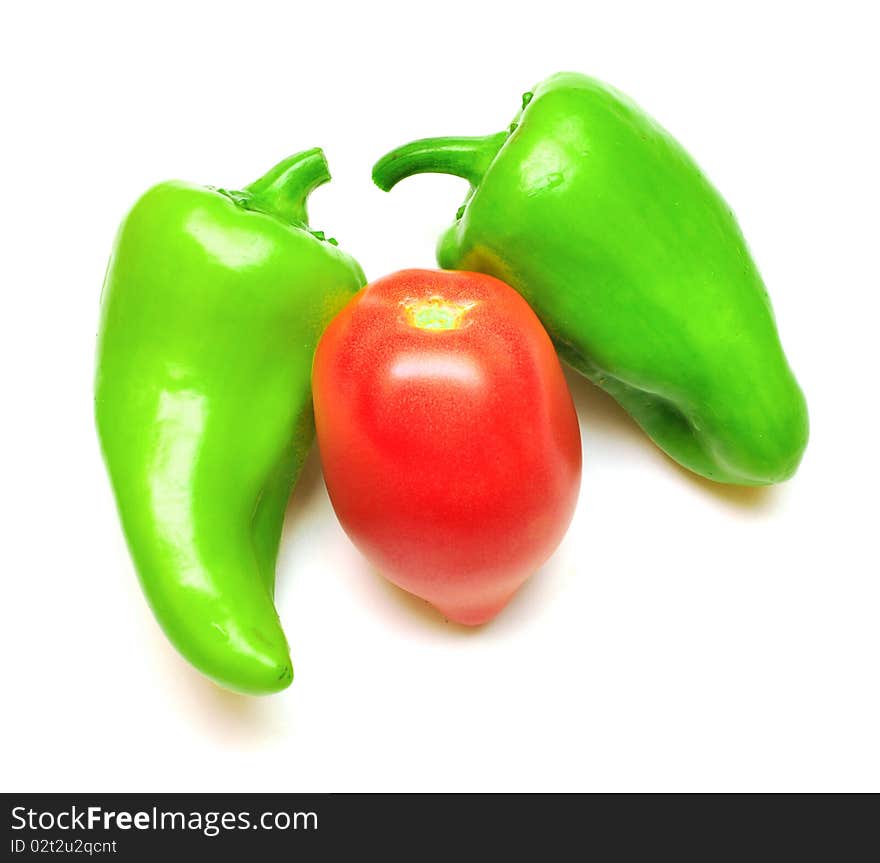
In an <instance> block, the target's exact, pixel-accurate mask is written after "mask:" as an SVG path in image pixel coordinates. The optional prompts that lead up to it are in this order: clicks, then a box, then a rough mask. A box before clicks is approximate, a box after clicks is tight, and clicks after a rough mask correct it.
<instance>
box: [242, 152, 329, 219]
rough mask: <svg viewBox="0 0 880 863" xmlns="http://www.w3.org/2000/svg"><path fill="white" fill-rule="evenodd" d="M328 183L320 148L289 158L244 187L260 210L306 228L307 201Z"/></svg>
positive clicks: (326, 169)
mask: <svg viewBox="0 0 880 863" xmlns="http://www.w3.org/2000/svg"><path fill="white" fill-rule="evenodd" d="M329 179H330V169H329V167H328V165H327V159H326V158H325V156H324V151H323V150H322V149H321V148H320V147H315V148H314V149H312V150H304V151H303V152H302V153H295V154H294V155H293V156H288V157H287V158H286V159H284V161H282V162H279V163H278V164H277V165H276V166H275V167H274V168H272V169H271V170H270V171H269V172H268V173H266V174H264V175H263V176H262V177H260V179H259V180H255V181H254V182H253V183H251V184H250V185H249V186H245V187H244V191H245V192H247V193H248V195H249V196H250V197H251V199H252V200H253V201H254V203H256V204H257V205H258V206H259V207H261V208H262V209H265V210H266V211H268V212H271V213H273V214H274V215H276V216H278V217H279V218H280V219H283V220H284V221H286V222H297V223H301V224H303V225H307V224H308V221H309V217H308V213H307V212H306V201H307V200H308V197H309V195H310V194H311V193H312V192H314V190H315V189H317V188H318V186H320V185H322V184H323V183H326V182H327V181H328V180H329Z"/></svg>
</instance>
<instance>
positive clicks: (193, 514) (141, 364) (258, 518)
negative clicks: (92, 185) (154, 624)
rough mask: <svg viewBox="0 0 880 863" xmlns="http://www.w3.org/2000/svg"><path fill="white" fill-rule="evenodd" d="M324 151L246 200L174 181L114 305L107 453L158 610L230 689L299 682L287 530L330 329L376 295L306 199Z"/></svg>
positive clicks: (154, 204) (141, 234) (103, 429)
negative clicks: (284, 582) (285, 598)
mask: <svg viewBox="0 0 880 863" xmlns="http://www.w3.org/2000/svg"><path fill="white" fill-rule="evenodd" d="M329 179H330V175H329V173H328V170H327V163H326V160H325V159H324V154H323V153H322V152H321V150H318V149H315V150H309V151H306V152H303V153H299V154H297V155H295V156H291V157H290V158H288V159H286V160H285V161H283V162H281V163H280V164H279V165H277V166H276V167H275V168H273V169H272V170H271V171H270V172H269V173H268V174H266V176H264V177H263V178H261V179H260V180H257V181H256V182H255V183H253V184H251V185H250V186H247V187H245V188H244V189H243V190H241V191H225V190H223V189H216V188H212V187H203V186H196V185H192V184H190V183H184V182H178V181H172V182H166V183H161V184H159V185H157V186H155V187H154V188H152V189H150V190H149V191H148V192H146V194H145V195H144V196H143V197H142V198H141V199H140V200H139V201H138V202H137V203H136V204H135V205H134V207H133V209H132V210H131V212H130V213H129V214H128V215H127V216H126V218H125V220H124V221H123V223H122V226H121V228H120V230H119V233H118V235H117V238H116V243H115V246H114V248H113V252H112V256H111V258H110V263H109V266H108V270H107V275H106V278H105V282H104V289H103V293H102V308H101V322H100V332H99V336H98V351H97V373H96V381H95V416H96V422H97V428H98V435H99V438H100V441H101V446H102V450H103V454H104V458H105V461H106V464H107V468H108V471H109V474H110V480H111V483H112V486H113V490H114V493H115V496H116V502H117V506H118V510H119V515H120V518H121V521H122V527H123V531H124V533H125V536H126V538H127V541H128V546H129V549H130V551H131V555H132V558H133V560H134V564H135V568H136V569H137V571H138V575H139V577H140V581H141V584H142V586H143V589H144V592H145V594H146V597H147V600H148V601H149V603H150V605H151V606H152V609H153V612H154V613H155V615H156V617H157V619H158V621H159V623H160V624H161V626H162V627H163V629H164V630H165V632H166V634H167V635H168V637H169V639H170V640H171V642H172V643H173V644H174V645H175V647H176V648H177V649H178V650H179V651H180V653H181V654H183V656H184V657H186V658H187V659H188V660H189V661H190V662H191V663H192V664H193V665H194V666H195V667H196V668H198V669H199V670H201V671H202V672H204V673H205V674H206V675H208V676H209V677H211V678H212V679H213V680H214V681H216V682H217V683H219V684H220V685H222V686H225V687H227V688H229V689H233V690H236V691H239V692H245V693H251V694H263V693H270V692H275V691H278V690H280V689H283V688H284V687H286V686H288V685H289V683H290V681H291V680H292V677H293V671H292V666H291V662H290V654H289V650H288V646H287V641H286V639H285V636H284V632H283V631H282V628H281V624H280V622H279V619H278V614H277V612H276V610H275V605H274V602H273V594H274V580H275V575H274V573H275V561H276V557H277V554H278V546H279V542H280V538H281V528H282V522H283V519H284V512H285V508H286V505H287V501H288V497H289V495H290V492H291V489H292V488H293V485H294V483H295V482H296V479H297V476H298V474H299V471H300V468H301V466H302V463H303V460H304V458H305V456H306V453H307V452H308V450H309V447H310V446H311V443H312V440H313V437H314V421H313V415H312V400H311V387H310V373H311V365H312V358H313V354H314V350H315V347H316V345H317V342H318V339H319V337H320V335H321V333H322V332H323V329H324V327H325V326H326V324H327V323H328V322H329V321H330V319H331V318H332V317H333V316H334V314H335V313H336V312H337V311H338V310H339V309H341V308H342V306H343V305H345V303H346V302H347V301H348V299H349V298H350V297H351V296H352V295H353V294H355V293H356V292H357V291H358V290H359V289H360V287H361V286H362V285H363V284H364V282H365V279H364V275H363V272H362V271H361V268H360V267H359V266H358V264H357V263H356V262H355V261H354V260H353V259H352V258H350V257H349V256H348V255H346V254H345V253H343V252H342V251H341V250H340V249H339V248H338V247H337V246H336V241H335V240H333V239H328V240H325V239H324V236H323V234H321V233H320V232H313V231H310V230H309V228H308V223H307V217H306V198H307V196H308V195H309V193H310V192H311V191H312V190H313V189H315V188H316V187H317V186H319V185H320V184H322V183H324V182H326V181H327V180H329Z"/></svg>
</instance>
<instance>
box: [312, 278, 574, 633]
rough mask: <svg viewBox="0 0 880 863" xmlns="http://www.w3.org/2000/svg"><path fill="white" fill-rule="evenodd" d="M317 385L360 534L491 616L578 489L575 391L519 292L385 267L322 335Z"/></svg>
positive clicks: (334, 485) (380, 565)
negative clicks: (381, 275) (381, 276)
mask: <svg viewBox="0 0 880 863" xmlns="http://www.w3.org/2000/svg"><path fill="white" fill-rule="evenodd" d="M313 388H314V399H315V419H316V422H317V427H318V444H319V446H320V450H321V460H322V462H323V466H324V477H325V479H326V483H327V490H328V491H329V493H330V500H331V501H332V503H333V507H334V509H335V510H336V514H337V516H338V517H339V521H340V522H341V524H342V526H343V528H344V529H345V531H346V533H347V534H348V535H349V537H351V539H352V540H353V542H354V543H355V545H356V546H357V547H358V548H359V549H360V550H361V551H362V552H363V554H364V555H365V556H366V557H367V559H368V560H370V562H371V563H372V564H373V565H374V566H375V567H376V568H377V569H378V570H379V571H380V572H381V573H382V574H383V575H385V576H386V577H387V578H388V579H390V580H391V581H392V582H394V583H395V584H397V585H398V586H400V587H402V588H403V589H404V590H408V591H410V592H411V593H414V594H416V595H417V596H421V597H422V598H424V599H426V600H428V601H429V602H430V603H432V604H433V605H434V606H436V607H437V608H438V609H439V610H440V611H441V612H442V613H443V614H444V615H445V616H446V617H448V618H450V619H451V620H454V621H457V622H458V623H465V624H479V623H484V622H485V621H487V620H490V619H491V618H492V617H494V616H495V615H496V614H497V613H498V612H499V611H500V610H501V609H502V608H503V607H504V606H505V604H506V603H507V602H508V600H509V599H510V598H511V597H512V596H513V594H514V593H515V592H516V590H517V589H518V588H519V587H520V585H521V584H522V583H523V582H524V581H525V580H526V579H527V578H528V577H529V576H530V575H531V574H532V573H533V572H534V571H535V570H536V569H538V567H540V566H541V564H543V563H544V561H546V560H547V558H548V557H549V556H550V555H551V554H552V553H553V550H554V549H555V548H556V546H557V545H558V544H559V542H560V540H561V539H562V536H563V534H564V533H565V530H566V528H567V527H568V524H569V521H570V520H571V516H572V512H573V510H574V505H575V501H576V498H577V493H578V488H579V486H580V475H581V439H580V431H579V428H578V421H577V415H576V414H575V411H574V405H573V404H572V400H571V394H570V393H569V391H568V387H567V386H566V383H565V378H564V377H563V374H562V369H561V368H560V365H559V360H558V359H557V357H556V353H555V351H554V349H553V345H552V344H551V342H550V339H549V337H548V336H547V333H546V332H545V331H544V329H543V327H542V326H541V324H540V322H539V321H538V319H537V317H535V314H534V312H532V310H531V309H530V308H529V306H528V305H527V303H526V302H525V300H523V299H522V297H520V295H519V294H517V293H516V291H514V290H513V289H512V288H510V287H508V286H507V285H505V284H504V283H503V282H500V281H498V280H497V279H494V278H492V277H491V276H485V275H481V274H478V273H464V272H444V271H430V270H404V271H403V272H399V273H395V274H394V275H391V276H386V277H385V278H384V279H380V280H379V281H377V282H374V283H373V284H372V285H369V286H368V287H366V288H364V289H363V290H362V291H361V292H360V293H359V294H357V295H356V296H355V297H354V298H353V299H352V300H351V302H350V303H349V304H348V306H346V307H345V308H344V309H343V310H342V312H341V313H340V314H339V315H338V316H337V317H336V318H335V320H334V321H333V322H332V323H331V324H330V327H329V328H328V329H327V331H326V332H325V333H324V336H323V338H322V339H321V342H320V344H319V345H318V350H317V354H316V355H315V364H314V371H313Z"/></svg>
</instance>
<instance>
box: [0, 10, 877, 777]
mask: <svg viewBox="0 0 880 863" xmlns="http://www.w3.org/2000/svg"><path fill="white" fill-rule="evenodd" d="M817 5H818V4H817ZM823 5H824V4H823ZM870 5H871V4H868V3H865V4H864V5H863V6H857V5H856V4H851V3H845V2H836V3H834V4H827V7H826V10H825V11H817V9H816V6H813V5H811V4H803V3H798V4H791V5H790V6H783V5H781V4H779V5H775V4H771V3H767V2H766V0H765V2H762V3H758V4H748V3H742V2H737V3H733V4H729V5H726V6H721V5H718V4H704V3H694V4H688V5H682V4H677V3H670V2H664V3H650V4H648V3H646V4H643V5H642V4H639V5H635V4H632V3H623V2H620V3H615V4H601V5H600V4H596V5H593V4H587V3H560V2H553V0H544V2H542V3H540V4H516V3H513V2H505V3H477V2H473V0H471V2H467V3H459V2H455V0H442V2H440V3H436V4H421V3H416V2H412V0H410V2H406V3H398V4H382V3H361V4H357V5H354V4H353V5H352V7H351V8H347V7H346V4H344V3H341V2H339V0H336V2H333V3H327V4H323V3H292V2H288V3H279V4H277V5H270V4H263V3H259V2H253V0H251V2H246V3H231V4H220V3H207V4H204V5H195V4H187V3H183V2H177V3H173V4H168V5H165V4H162V3H158V2H152V3H149V4H146V3H145V4H143V5H142V6H141V8H140V11H137V10H136V8H135V6H134V4H124V3H113V4H109V3H108V4H106V5H101V6H99V5H96V4H91V3H87V2H83V3H59V4H56V5H51V4H45V3H33V4H5V6H4V10H5V11H4V12H3V13H0V14H2V18H3V20H2V22H0V32H2V34H3V35H2V40H3V46H2V51H0V66H2V69H0V71H2V76H0V80H2V82H3V85H2V86H3V102H2V126H3V133H2V139H0V147H2V199H3V200H2V207H0V220H2V249H3V256H2V280H0V283H2V292H3V293H2V296H3V305H2V310H3V314H2V339H0V351H2V366H0V367H2V370H3V372H2V373H3V406H4V407H3V411H2V413H3V424H2V432H0V433H2V447H0V453H2V460H3V471H2V477H3V481H2V487H3V502H4V513H3V524H4V528H3V542H2V545H0V570H2V572H0V586H2V587H0V589H2V614H3V625H2V627H0V633H2V654H3V657H4V684H5V685H4V695H3V701H4V706H3V709H2V712H0V723H2V726H3V729H2V737H0V739H2V741H3V747H4V752H3V758H2V764H3V767H2V771H0V775H2V785H3V786H4V790H22V791H23V790H97V789H103V790H215V791H223V790H246V791H255V790H292V791H303V790H313V791H326V790H389V789H397V790H414V789H420V790H452V789H460V790H492V789H499V790H500V789H504V790H539V789H554V790H566V789H572V790H574V789H582V790H589V789H592V790H614V789H616V790H623V789H626V790H643V789H663V790H709V789H715V790H721V789H730V790H745V789H751V790H783V789H795V790H807V789H810V790H816V789H827V790H843V789H849V790H857V789H873V790H878V788H880V782H878V773H880V733H878V728H880V695H878V678H880V675H878V658H880V587H878V575H880V566H878V553H877V545H876V538H877V527H878V523H877V522H878V519H877V517H878V504H877V493H878V479H880V477H878V469H877V453H878V448H877V441H876V435H877V429H878V396H877V392H876V390H877V381H878V373H880V367H878V362H877V342H878V311H880V304H878V289H880V280H878V266H877V261H878V248H880V247H878V236H880V231H878V228H880V218H878V212H880V211H878V194H880V188H878V169H877V164H878V159H880V156H878V135H877V131H878V126H877V115H878V108H877V104H878V103H877V84H878V67H877V59H876V58H877V52H876V28H875V26H872V24H871V22H870V21H869V20H868V16H867V14H866V12H867V10H868V9H869V7H870ZM609 7H613V8H609ZM10 10H14V11H10ZM862 10H864V11H862ZM559 69H574V70H579V71H584V72H587V73H590V74H593V75H596V76H597V77H600V78H603V79H605V80H607V81H609V82H610V83H613V84H615V85H616V86H617V87H619V88H621V89H622V90H624V91H625V92H627V93H629V94H630V95H631V96H633V97H634V98H635V99H636V100H637V101H638V102H640V103H641V104H642V105H643V106H645V107H646V108H647V109H648V110H649V111H650V112H651V113H652V114H653V115H654V116H655V117H657V118H658V119H659V120H660V121H661V122H662V123H663V124H664V125H665V126H666V127H667V128H668V129H670V130H671V131H672V132H673V133H674V134H675V135H676V136H677V137H679V139H680V140H681V141H682V142H683V143H684V144H685V146H686V147H687V148H688V149H689V150H690V151H691V152H692V153H693V154H695V156H696V158H697V159H698V161H699V162H700V163H701V164H702V165H703V167H704V168H705V169H706V171H707V173H708V174H709V175H710V177H711V178H712V179H713V180H714V181H715V183H716V184H717V185H718V186H719V187H720V188H721V189H722V191H723V192H724V194H725V195H726V196H727V198H728V200H729V201H730V203H731V205H732V206H733V208H734V209H735V211H736V212H737V214H738V216H739V218H740V221H741V223H742V226H743V229H744V231H745V233H746V235H747V237H748V238H749V242H750V244H751V247H752V250H753V252H754V255H755V257H756V259H757V261H758V263H759V265H760V267H761V269H762V272H763V274H764V276H765V279H766V281H767V284H768V287H769V289H770V293H771V296H772V298H773V301H774V305H775V308H776V313H777V317H778V322H779V326H780V329H781V332H782V336H783V341H784V343H785V346H786V349H787V352H788V355H789V358H790V360H791V362H792V365H793V367H794V368H795V370H796V372H797V374H798V377H799V379H800V381H801V383H802V385H803V387H804V390H805V391H806V393H807V396H808V400H809V404H810V409H811V418H812V440H811V443H810V447H809V449H808V451H807V455H806V458H805V460H804V462H803V465H802V467H801V470H800V472H799V473H798V475H797V477H796V478H795V479H793V480H792V481H791V482H789V483H787V484H786V485H785V486H783V487H779V488H774V489H770V490H767V491H763V492H762V491H745V490H737V489H732V488H721V487H717V486H714V485H712V484H710V483H708V482H704V481H702V480H699V479H695V478H694V477H692V476H689V475H687V474H686V473H685V472H683V471H682V470H680V469H679V468H677V467H676V466H675V465H674V464H673V463H672V462H670V461H669V460H668V459H667V458H665V457H664V456H663V455H662V454H661V453H660V452H659V451H658V450H656V449H655V448H654V447H653V445H652V444H651V443H650V442H649V441H648V440H647V439H646V438H645V437H644V435H642V434H641V433H640V432H639V431H638V429H637V428H636V427H635V425H634V424H633V423H632V421H630V420H629V419H628V417H627V416H626V415H625V414H623V413H622V411H621V410H620V409H618V408H617V407H616V406H615V405H614V403H613V402H611V400H610V399H609V398H607V397H606V396H604V395H603V394H601V393H599V392H597V391H595V390H593V389H592V388H591V387H590V386H589V385H587V384H586V383H584V382H582V381H580V380H577V379H575V378H574V377H572V378H571V385H572V390H573V392H574V396H575V399H576V402H577V406H578V411H579V415H580V420H581V425H582V432H583V447H584V458H585V463H584V476H583V488H582V493H581V500H580V504H579V508H578V511H577V514H576V516H575V519H574V522H573V524H572V526H571V530H570V533H569V535H568V537H567V539H566V540H565V542H564V544H563V545H562V546H561V548H560V549H559V551H558V553H557V554H556V556H555V558H554V559H553V560H552V561H551V563H550V564H549V565H548V566H546V567H545V569H544V570H543V571H541V572H540V573H539V574H537V575H536V576H535V577H534V578H533V579H532V580H531V581H530V582H529V583H528V584H527V585H526V587H525V588H524V589H523V590H522V591H521V592H520V593H519V595H518V596H517V597H516V599H515V600H514V601H513V603H512V604H511V605H510V606H509V607H508V609H507V610H506V611H505V612H504V613H503V614H502V615H501V616H500V617H499V618H498V619H497V620H496V621H495V622H494V623H492V624H491V625H489V626H487V627H485V628H484V629H483V630H482V631H466V630H464V629H461V628H459V627H456V626H455V625H452V624H447V623H444V622H443V620H442V619H441V618H440V617H439V616H438V615H437V614H435V613H434V612H433V611H431V610H430V609H429V608H428V607H427V606H425V604H424V603H421V602H419V601H416V600H413V599H411V598H408V597H407V596H405V595H403V594H402V593H401V592H400V591H398V590H397V589H396V588H393V587H391V586H389V585H388V584H386V583H385V582H384V581H383V580H382V579H381V578H380V577H379V576H377V575H376V574H375V573H374V572H372V571H371V570H370V568H369V567H368V566H367V565H366V564H365V563H364V561H363V560H362V559H361V558H360V557H359V555H358V553H357V552H356V551H355V550H354V548H352V546H351V545H350V544H349V543H348V541H347V540H346V538H345V536H344V535H343V533H342V532H341V530H340V528H339V527H338V525H337V523H336V520H335V518H334V516H333V512H332V510H331V508H330V506H329V503H328V500H327V496H326V493H325V490H324V487H323V483H322V480H321V474H320V466H319V464H318V461H317V459H316V458H315V457H314V456H313V457H312V458H311V459H310V461H309V464H308V466H307V469H306V472H305V475H304V477H303V479H302V482H301V484H300V486H299V487H298V488H297V490H296V492H295V494H294V498H293V500H292V503H291V507H290V510H289V513H288V525H287V530H286V534H285V538H284V544H283V550H282V555H281V561H280V566H279V571H278V606H279V610H280V614H281V617H282V620H283V622H284V625H285V629H286V631H287V633H288V637H289V640H290V643H291V648H292V653H293V659H294V666H295V669H296V680H295V681H294V683H293V685H292V687H291V688H290V689H289V690H287V691H286V692H284V693H283V694H281V695H278V696H275V697H271V698H267V699H247V698H243V697H238V696H235V695H230V694H227V693H224V692H221V691H219V690H218V689H217V688H215V687H214V686H213V685H212V684H210V683H208V682H206V681H205V680H204V679H202V678H201V677H200V676H199V675H198V674H197V673H195V672H194V671H192V670H191V669H190V668H189V667H188V666H187V665H186V664H185V663H184V662H183V661H182V660H180V659H179V658H178V656H177V655H176V654H175V653H174V651H173V650H172V649H171V648H170V647H169V646H168V644H167V643H166V641H165V640H164V637H163V635H162V633H161V632H160V630H159V629H158V627H157V626H156V624H155V623H154V622H153V620H152V618H151V616H150V614H149V611H148V609H147V606H146V604H145V603H144V601H143V599H142V597H141V594H140V591H139V587H138V585H137V582H136V579H135V575H134V572H133V570H132V567H131V564H130V562H129V559H128V556H127V552H126V549H125V546H124V543H123V539H122V535H121V532H120V530H119V526H118V522H117V519H116V514H115V511H114V505H113V501H112V499H111V495H110V489H109V485H108V482H107V480H106V476H105V473H104V469H103V466H102V463H101V459H100V454H99V450H98V446H97V441H96V436H95V433H94V430H93V422H92V394H91V384H92V366H93V351H94V337H95V329H96V323H97V314H98V296H99V292H100V287H101V280H102V277H103V273H104V266H105V263H106V259H107V255H108V252H109V249H110V244H111V242H112V239H113V235H114V231H115V229H116V225H117V224H118V222H119V220H120V218H121V217H122V216H123V214H124V212H125V210H126V209H127V207H128V206H130V205H131V203H132V202H133V201H134V200H135V199H136V198H137V196H138V195H139V194H140V193H141V192H142V191H143V190H144V189H145V188H146V187H148V186H149V185H151V184H153V183H154V182H157V181H159V180H162V179H166V178H170V177H179V178H185V179H188V180H192V181H195V182H202V183H208V184H218V185H222V186H226V187H235V186H237V185H242V184H244V183H247V182H249V181H250V180H252V179H254V178H255V177H256V176H258V175H259V174H261V173H262V172H263V171H264V170H266V169H267V168H268V167H270V166H271V165H272V164H273V163H274V162H276V161H277V160H279V159H280V158H281V157H283V156H285V155H287V154H288V153H290V152H293V151H296V150H299V149H303V148H307V147H311V146H315V145H321V146H323V147H324V148H325V150H326V153H327V157H328V159H329V161H330V166H331V169H332V172H333V175H334V182H333V183H331V184H330V185H329V186H326V187H324V188H322V189H320V190H319V191H318V192H317V193H316V194H315V195H314V196H313V198H312V202H311V213H312V224H313V226H314V227H316V228H324V229H326V230H328V231H330V232H332V234H333V235H334V236H336V237H338V238H339V240H340V242H341V244H342V245H343V246H344V248H346V249H347V250H348V251H350V252H351V253H352V254H354V255H355V256H356V257H357V258H358V259H359V260H360V261H361V263H362V265H363V266H364V269H365V270H366V272H367V275H368V277H370V278H376V277H378V276H380V275H383V274H385V273H388V272H391V271H393V270H396V269H401V268H403V267H410V266H432V265H433V248H434V240H435V238H436V236H437V234H438V233H439V231H440V230H441V229H442V228H444V227H445V226H446V225H447V224H448V223H449V222H450V220H451V219H452V218H453V215H454V213H455V210H456V208H457V207H458V205H459V203H460V201H461V199H462V197H463V195H464V192H465V184H464V182H463V181H460V180H457V179H455V178H448V177H440V176H433V177H418V178H415V179H412V180H409V181H407V182H405V183H403V184H401V186H400V187H399V188H398V189H396V190H395V191H394V192H393V193H392V194H390V195H384V194H383V193H381V192H380V191H378V190H377V189H376V188H374V187H373V186H372V184H371V181H370V168H371V165H372V163H373V161H374V160H375V159H376V158H377V157H378V156H380V155H381V154H382V153H383V152H384V151H385V150H386V149H388V148H390V147H391V146H394V145H397V144H399V143H402V142H404V141H407V140H410V139H412V138H414V137H421V136H424V135H430V134H454V133H460V134H481V133H485V132H490V131H495V130H497V129H500V128H503V127H504V126H505V125H506V124H507V123H508V122H509V120H510V118H511V117H512V115H513V114H514V112H515V111H516V109H517V106H518V104H519V98H520V94H521V93H522V92H523V91H524V90H526V89H528V88H529V87H530V86H531V85H532V84H534V83H536V82H537V81H538V80H540V79H541V78H543V77H545V76H546V75H548V74H550V73H552V72H554V71H556V70H559Z"/></svg>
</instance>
